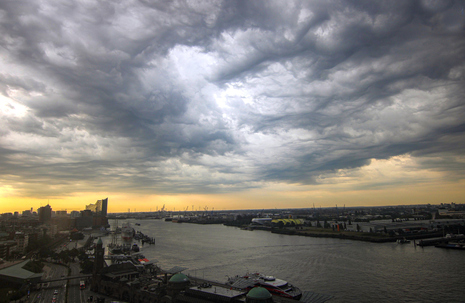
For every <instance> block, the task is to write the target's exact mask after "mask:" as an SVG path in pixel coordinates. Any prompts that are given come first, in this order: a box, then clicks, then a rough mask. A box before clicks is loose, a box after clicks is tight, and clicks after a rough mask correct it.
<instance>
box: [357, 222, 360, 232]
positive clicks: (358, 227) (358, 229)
mask: <svg viewBox="0 0 465 303" xmlns="http://www.w3.org/2000/svg"><path fill="white" fill-rule="evenodd" d="M357 231H360V225H358V223H357Z"/></svg>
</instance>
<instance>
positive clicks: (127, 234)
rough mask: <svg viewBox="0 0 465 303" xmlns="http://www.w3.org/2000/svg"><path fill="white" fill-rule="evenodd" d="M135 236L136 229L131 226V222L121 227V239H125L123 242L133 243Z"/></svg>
mask: <svg viewBox="0 0 465 303" xmlns="http://www.w3.org/2000/svg"><path fill="white" fill-rule="evenodd" d="M134 234H135V231H134V228H132V227H131V224H129V222H128V223H126V224H125V225H123V226H122V227H121V238H122V239H123V241H125V242H131V241H132V239H133V238H134Z"/></svg>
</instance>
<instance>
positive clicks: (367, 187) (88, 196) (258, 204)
mask: <svg viewBox="0 0 465 303" xmlns="http://www.w3.org/2000/svg"><path fill="white" fill-rule="evenodd" d="M417 162H418V159H416V158H412V157H410V156H398V157H393V158H391V159H389V160H372V161H371V163H370V164H369V165H366V166H364V167H361V168H357V169H346V170H338V171H337V172H335V173H334V174H327V175H325V176H324V178H323V176H322V177H321V179H319V180H318V184H317V185H293V184H285V183H267V184H262V187H261V188H257V189H251V190H247V191H242V192H237V193H228V194H176V195H156V194H153V195H141V194H134V193H124V194H123V193H108V192H85V193H75V194H73V195H68V196H63V197H62V198H54V199H37V198H32V197H14V196H11V195H9V194H8V193H11V191H9V192H5V191H4V190H3V191H0V193H1V194H0V213H5V212H15V211H19V212H20V213H21V212H22V211H24V210H28V209H30V208H31V207H32V208H33V209H34V210H37V208H39V207H41V206H45V205H47V204H49V205H50V206H51V207H52V209H53V210H54V211H57V210H67V211H68V212H71V211H73V210H83V209H85V206H86V205H88V204H91V203H95V202H96V201H97V200H99V199H104V198H106V197H108V201H109V202H108V212H109V213H119V212H128V211H131V212H148V211H156V210H157V208H158V210H160V209H161V208H162V207H163V205H165V209H166V210H169V211H173V210H185V209H186V208H188V210H192V207H194V209H195V210H198V209H201V210H204V208H205V207H208V209H209V210H212V209H214V210H236V209H274V208H277V209H282V208H311V207H313V205H315V207H335V206H336V205H338V206H339V207H343V206H344V205H345V206H346V207H354V206H384V205H411V204H440V203H450V202H455V203H464V192H465V191H464V188H465V181H464V180H460V181H448V179H447V178H446V176H445V175H444V172H440V171H435V170H427V169H424V168H420V167H419V166H418V165H417Z"/></svg>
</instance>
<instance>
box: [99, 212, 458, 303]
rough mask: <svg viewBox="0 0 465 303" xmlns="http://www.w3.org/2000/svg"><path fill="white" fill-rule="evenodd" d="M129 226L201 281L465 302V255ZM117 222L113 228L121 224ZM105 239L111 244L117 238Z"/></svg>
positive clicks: (154, 223) (222, 229)
mask: <svg viewBox="0 0 465 303" xmlns="http://www.w3.org/2000/svg"><path fill="white" fill-rule="evenodd" d="M127 221H129V222H131V224H132V226H133V227H134V228H135V229H136V230H138V231H141V232H142V233H144V234H146V235H148V236H150V237H155V239H156V244H155V245H145V246H141V245H140V244H139V246H141V253H142V254H144V255H145V257H146V258H148V259H149V260H157V261H158V262H157V264H158V265H159V266H160V267H161V268H163V269H169V268H171V267H173V266H182V267H187V268H188V269H187V270H185V271H184V273H185V274H189V275H194V276H197V277H200V278H205V279H210V280H215V281H222V282H224V281H226V280H227V276H232V275H237V274H239V275H240V274H245V273H247V272H260V273H263V274H266V275H273V276H276V277H278V278H281V279H284V280H288V281H289V282H290V283H292V284H294V285H296V286H297V287H299V288H300V289H302V290H309V291H313V292H317V293H324V294H330V295H332V296H334V297H333V299H331V300H330V301H329V302H332V303H336V302H465V272H464V269H465V252H464V251H455V250H447V249H439V248H435V247H424V248H422V247H418V246H417V247H415V246H414V245H413V244H403V245H401V244H396V243H382V244H378V243H369V242H360V241H352V240H342V239H329V238H328V239H325V238H311V237H302V236H289V235H279V234H272V233H270V232H267V231H260V230H255V231H246V230H241V229H239V228H235V227H227V226H223V225H198V224H188V223H172V222H165V221H162V220H138V221H135V220H134V219H130V220H127ZM124 222H126V220H125V221H124ZM136 222H137V223H139V224H140V226H135V223H136ZM122 223H123V222H121V221H120V222H119V225H120V226H121V224H122ZM110 224H111V226H112V228H114V227H115V226H116V221H114V220H110ZM103 240H104V243H105V244H106V243H108V242H109V241H110V240H111V239H110V237H104V238H103Z"/></svg>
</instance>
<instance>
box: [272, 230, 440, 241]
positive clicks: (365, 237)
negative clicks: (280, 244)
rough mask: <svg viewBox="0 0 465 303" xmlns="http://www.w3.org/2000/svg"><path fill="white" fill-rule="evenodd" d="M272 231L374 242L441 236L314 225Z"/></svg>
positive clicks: (437, 235)
mask: <svg viewBox="0 0 465 303" xmlns="http://www.w3.org/2000/svg"><path fill="white" fill-rule="evenodd" d="M271 232H272V233H276V234H284V235H295V236H305V237H315V238H338V239H346V240H356V241H366V242H374V243H386V242H396V241H397V240H398V239H403V238H405V239H408V240H420V239H428V238H435V237H441V236H442V234H441V233H423V234H409V235H402V236H393V237H391V236H389V235H387V234H382V233H362V232H352V231H334V230H332V229H329V228H316V227H313V228H312V227H304V228H302V229H290V228H282V229H277V228H273V229H271Z"/></svg>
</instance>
